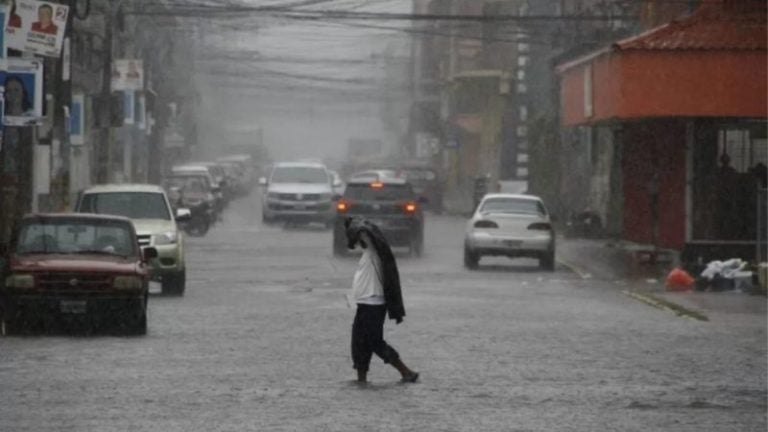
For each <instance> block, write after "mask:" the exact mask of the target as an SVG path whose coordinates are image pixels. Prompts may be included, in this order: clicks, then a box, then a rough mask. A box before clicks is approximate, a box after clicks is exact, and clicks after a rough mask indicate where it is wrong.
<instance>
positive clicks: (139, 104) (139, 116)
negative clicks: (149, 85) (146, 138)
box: [136, 95, 147, 130]
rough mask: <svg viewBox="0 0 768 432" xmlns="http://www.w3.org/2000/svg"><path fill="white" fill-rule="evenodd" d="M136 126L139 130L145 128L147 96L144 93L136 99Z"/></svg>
mask: <svg viewBox="0 0 768 432" xmlns="http://www.w3.org/2000/svg"><path fill="white" fill-rule="evenodd" d="M136 126H137V127H138V128H139V130H146V129H147V98H146V96H144V95H141V96H139V97H138V98H137V99H136Z"/></svg>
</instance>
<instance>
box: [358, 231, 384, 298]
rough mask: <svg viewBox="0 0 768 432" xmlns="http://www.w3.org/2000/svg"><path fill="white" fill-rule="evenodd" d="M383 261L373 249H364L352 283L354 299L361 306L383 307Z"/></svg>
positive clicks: (369, 247)
mask: <svg viewBox="0 0 768 432" xmlns="http://www.w3.org/2000/svg"><path fill="white" fill-rule="evenodd" d="M380 274H381V260H380V259H379V255H378V254H377V253H376V251H374V250H373V247H371V246H370V243H369V246H368V247H367V248H366V249H363V256H362V257H360V263H358V265H357V271H356V272H355V278H354V280H353V281H352V299H353V300H354V301H355V302H356V303H359V304H367V305H383V304H384V303H385V301H384V287H383V286H382V285H381V277H379V275H380Z"/></svg>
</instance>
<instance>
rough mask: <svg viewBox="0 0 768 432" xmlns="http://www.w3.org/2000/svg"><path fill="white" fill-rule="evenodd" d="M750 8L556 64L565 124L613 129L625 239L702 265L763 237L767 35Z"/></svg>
mask: <svg viewBox="0 0 768 432" xmlns="http://www.w3.org/2000/svg"><path fill="white" fill-rule="evenodd" d="M751 4H752V5H753V6H752V7H736V6H735V5H733V4H731V2H723V3H718V2H709V3H707V4H706V5H705V6H703V7H702V8H701V9H699V10H698V11H697V12H695V13H694V14H693V15H691V16H689V17H687V18H684V19H681V20H678V21H673V22H671V23H669V24H666V25H663V26H661V27H658V28H656V29H653V30H650V31H648V32H646V33H643V34H641V35H639V36H636V37H633V38H629V39H625V40H622V41H619V42H617V43H615V44H613V45H612V46H611V47H610V48H608V49H605V50H601V51H598V52H595V53H592V54H591V55H589V56H586V57H583V58H581V59H577V60H576V61H573V62H570V63H566V64H563V65H560V66H559V68H558V72H559V74H560V77H561V104H562V106H561V110H562V116H561V118H562V123H563V126H565V127H576V126H605V125H610V127H611V128H612V130H614V131H615V132H614V133H615V139H614V143H615V146H616V147H617V151H620V152H621V161H622V163H621V171H622V172H621V177H622V186H621V187H622V188H623V210H624V211H623V212H622V213H623V237H624V238H625V239H627V240H630V241H634V242H638V243H645V244H652V245H656V246H659V247H666V248H672V249H676V250H680V251H682V252H683V258H684V259H685V260H687V261H694V262H699V261H703V260H708V259H710V258H713V257H718V258H724V257H725V258H728V257H730V256H732V255H733V256H742V257H747V258H751V257H753V256H754V255H755V254H756V250H757V248H758V247H759V246H758V244H757V243H758V241H759V240H760V239H763V238H765V235H766V234H765V231H761V229H764V228H762V227H761V226H759V224H758V222H759V221H762V220H764V219H765V217H764V213H763V217H762V219H761V218H760V215H759V214H758V211H759V210H760V209H761V206H760V203H759V200H760V196H761V193H762V194H763V195H762V196H763V197H764V192H761V190H763V191H764V189H765V186H766V185H765V175H766V174H765V170H766V165H768V142H767V141H766V125H767V124H766V117H767V115H768V112H767V109H766V105H767V103H768V101H766V79H767V78H768V77H767V75H766V38H767V34H766V23H765V5H764V4H763V5H760V4H759V2H757V3H755V2H751ZM739 5H741V6H743V4H742V3H739ZM754 5H757V6H754ZM762 205H763V206H764V205H765V204H764V203H763V204H762ZM761 236H762V237H761ZM763 247H764V246H763Z"/></svg>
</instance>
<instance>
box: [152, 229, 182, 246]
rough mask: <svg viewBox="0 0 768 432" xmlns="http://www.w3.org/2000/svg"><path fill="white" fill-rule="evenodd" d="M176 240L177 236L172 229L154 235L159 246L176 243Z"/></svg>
mask: <svg viewBox="0 0 768 432" xmlns="http://www.w3.org/2000/svg"><path fill="white" fill-rule="evenodd" d="M176 240H177V236H176V233H175V232H174V231H168V232H165V233H162V234H158V235H156V236H155V244H156V245H160V246H162V245H167V244H173V243H176Z"/></svg>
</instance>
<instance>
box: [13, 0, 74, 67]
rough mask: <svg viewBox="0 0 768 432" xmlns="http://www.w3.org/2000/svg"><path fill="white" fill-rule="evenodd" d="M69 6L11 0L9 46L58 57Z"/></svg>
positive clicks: (32, 0) (26, 0)
mask: <svg viewBox="0 0 768 432" xmlns="http://www.w3.org/2000/svg"><path fill="white" fill-rule="evenodd" d="M68 16H69V6H65V5H62V4H58V3H52V2H45V1H37V0H12V1H11V2H10V9H9V11H8V25H7V26H6V27H5V39H6V44H7V47H8V48H11V49H16V50H19V51H23V52H28V53H32V54H39V55H43V56H47V57H59V56H60V55H61V47H62V45H63V43H64V30H65V28H66V26H67V17H68Z"/></svg>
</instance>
